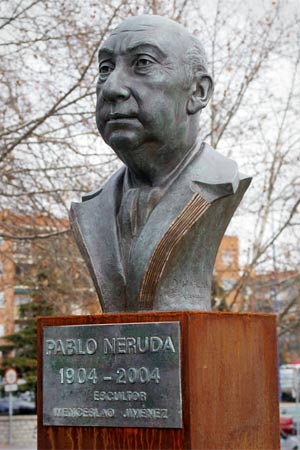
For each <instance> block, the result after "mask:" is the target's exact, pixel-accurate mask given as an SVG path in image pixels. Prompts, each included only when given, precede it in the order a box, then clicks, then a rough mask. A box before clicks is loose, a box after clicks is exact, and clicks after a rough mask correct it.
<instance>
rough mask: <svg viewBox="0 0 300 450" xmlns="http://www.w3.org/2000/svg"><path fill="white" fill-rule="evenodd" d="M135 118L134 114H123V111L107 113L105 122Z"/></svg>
mask: <svg viewBox="0 0 300 450" xmlns="http://www.w3.org/2000/svg"><path fill="white" fill-rule="evenodd" d="M133 119H137V116H136V115H134V114H123V113H117V112H115V113H109V114H108V116H107V122H118V121H127V120H133Z"/></svg>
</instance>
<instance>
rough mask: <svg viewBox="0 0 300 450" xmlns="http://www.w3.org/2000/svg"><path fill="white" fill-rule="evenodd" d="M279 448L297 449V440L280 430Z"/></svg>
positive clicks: (298, 447)
mask: <svg viewBox="0 0 300 450" xmlns="http://www.w3.org/2000/svg"><path fill="white" fill-rule="evenodd" d="M280 449H281V450H299V449H300V446H299V441H298V440H297V439H296V438H295V437H293V436H289V435H288V434H285V433H284V432H283V431H280Z"/></svg>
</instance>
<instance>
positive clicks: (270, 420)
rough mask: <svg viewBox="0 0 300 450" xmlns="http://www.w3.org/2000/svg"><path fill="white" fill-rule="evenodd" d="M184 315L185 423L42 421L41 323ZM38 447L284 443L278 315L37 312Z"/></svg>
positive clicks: (247, 449)
mask: <svg viewBox="0 0 300 450" xmlns="http://www.w3.org/2000/svg"><path fill="white" fill-rule="evenodd" d="M166 321H179V322H180V324H181V371H182V372H181V375H182V400H183V427H182V428H181V429H165V428H160V429H158V428H121V427H120V428H108V427H77V426H75V427H65V426H44V425H43V413H42V411H43V399H42V333H43V327H44V326H54V325H86V324H110V323H111V324H113V323H131V322H166ZM38 347H39V357H38V361H39V367H38V370H39V382H38V449H39V450H46V449H47V450H48V449H51V450H67V449H68V450H71V449H72V450H96V449H97V450H98V449H105V450H112V449H116V450H125V449H126V450H142V449H147V450H154V449H155V450H162V449H164V450H167V449H168V450H171V449H172V450H175V449H178V450H179V449H180V450H181V449H182V450H183V449H194V450H196V449H197V450H212V449H214V450H242V449H243V450H258V449H259V450H279V448H280V444H279V413H278V411H279V408H278V389H277V354H276V322H275V316H270V315H262V314H231V313H202V312H159V313H153V312H149V313H139V314H136V313H135V314H106V315H94V316H72V317H49V318H40V319H39V328H38Z"/></svg>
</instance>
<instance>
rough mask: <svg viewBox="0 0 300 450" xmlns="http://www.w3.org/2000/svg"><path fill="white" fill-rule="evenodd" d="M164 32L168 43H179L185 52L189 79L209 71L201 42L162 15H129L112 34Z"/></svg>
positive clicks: (179, 46) (179, 47)
mask: <svg viewBox="0 0 300 450" xmlns="http://www.w3.org/2000/svg"><path fill="white" fill-rule="evenodd" d="M145 31H149V32H151V33H156V32H159V33H163V36H164V40H165V43H166V45H167V44H168V43H170V44H171V43H172V44H173V43H174V41H175V42H176V44H178V49H181V51H182V52H184V55H183V56H184V60H185V64H186V67H185V71H186V73H187V76H188V81H190V79H191V77H192V76H193V74H194V73H196V72H197V71H202V72H205V73H207V72H208V69H207V57H206V53H205V50H204V48H203V46H202V44H201V42H200V41H199V40H198V39H197V38H196V37H195V36H193V35H192V34H191V33H189V32H188V31H187V29H186V28H184V27H183V26H182V25H181V24H179V23H178V22H175V21H174V20H171V19H168V18H166V17H162V16H156V15H149V14H147V15H146V14H144V15H140V16H133V17H129V18H128V19H126V20H124V21H123V22H121V23H120V25H118V26H117V27H116V28H115V29H114V30H113V31H112V33H111V34H110V36H115V35H118V34H120V35H121V34H122V33H128V32H134V33H139V32H141V33H143V32H145Z"/></svg>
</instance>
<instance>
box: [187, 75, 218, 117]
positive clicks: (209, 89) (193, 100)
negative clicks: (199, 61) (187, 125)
mask: <svg viewBox="0 0 300 450" xmlns="http://www.w3.org/2000/svg"><path fill="white" fill-rule="evenodd" d="M213 90H214V83H213V80H212V78H211V76H210V75H209V74H208V73H203V72H197V73H196V74H195V76H194V81H193V83H192V86H191V95H190V98H189V100H188V103H187V112H188V114H196V113H197V112H199V111H200V110H201V109H202V108H205V106H206V105H207V103H208V101H209V99H210V97H211V95H212V93H213Z"/></svg>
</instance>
